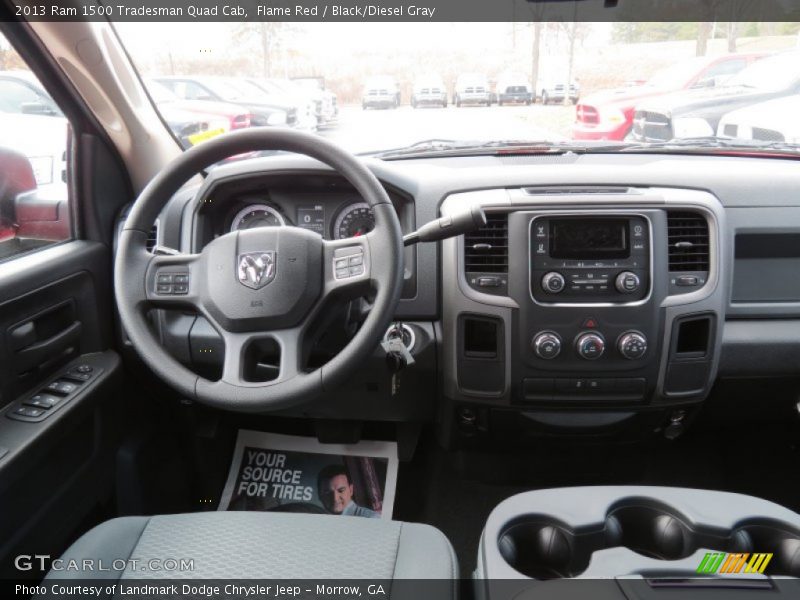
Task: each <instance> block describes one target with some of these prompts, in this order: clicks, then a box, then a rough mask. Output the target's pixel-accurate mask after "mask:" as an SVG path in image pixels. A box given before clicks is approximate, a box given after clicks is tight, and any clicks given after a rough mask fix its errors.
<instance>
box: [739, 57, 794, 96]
mask: <svg viewBox="0 0 800 600" xmlns="http://www.w3.org/2000/svg"><path fill="white" fill-rule="evenodd" d="M799 79H800V52H787V53H785V54H780V55H778V56H773V57H770V58H765V59H764V60H760V61H758V62H757V63H755V64H753V65H752V66H751V67H748V68H747V69H745V70H743V71H742V72H741V73H739V74H737V75H734V76H733V77H731V78H730V79H729V80H728V81H727V82H726V84H725V85H728V86H736V85H741V86H744V87H749V88H755V89H759V90H769V91H779V90H784V89H787V88H790V87H791V86H792V85H793V84H795V83H797V81H798V80H799Z"/></svg>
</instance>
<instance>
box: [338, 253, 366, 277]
mask: <svg viewBox="0 0 800 600" xmlns="http://www.w3.org/2000/svg"><path fill="white" fill-rule="evenodd" d="M333 272H334V275H335V276H336V279H346V278H348V277H358V276H359V275H363V274H364V272H365V271H364V251H363V250H362V249H361V247H360V246H351V247H349V248H339V249H338V250H336V251H335V252H334V253H333Z"/></svg>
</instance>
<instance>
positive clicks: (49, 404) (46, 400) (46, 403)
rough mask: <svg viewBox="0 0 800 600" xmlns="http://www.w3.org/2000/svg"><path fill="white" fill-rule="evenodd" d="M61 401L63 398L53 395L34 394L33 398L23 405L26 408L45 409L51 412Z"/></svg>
mask: <svg viewBox="0 0 800 600" xmlns="http://www.w3.org/2000/svg"><path fill="white" fill-rule="evenodd" d="M60 401H61V398H58V397H57V396H53V395H52V394H34V395H33V396H31V397H30V398H28V399H27V400H25V402H23V404H24V405H25V406H33V407H36V408H44V409H48V410H49V409H51V408H53V407H54V406H55V405H56V404H58V403H59V402H60Z"/></svg>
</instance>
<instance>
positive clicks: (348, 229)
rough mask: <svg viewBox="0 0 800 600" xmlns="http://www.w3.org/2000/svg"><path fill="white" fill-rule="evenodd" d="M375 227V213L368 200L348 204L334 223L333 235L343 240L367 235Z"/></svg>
mask: <svg viewBox="0 0 800 600" xmlns="http://www.w3.org/2000/svg"><path fill="white" fill-rule="evenodd" d="M374 228H375V215H374V214H373V213H372V209H371V208H370V206H369V204H367V203H366V202H356V203H354V204H350V205H348V206H346V207H345V208H344V209H342V211H341V212H340V213H339V216H338V217H336V222H335V223H334V224H333V237H334V238H336V239H337V240H343V239H346V238H351V237H358V236H361V235H366V234H368V233H369V232H370V231H372V230H373V229H374Z"/></svg>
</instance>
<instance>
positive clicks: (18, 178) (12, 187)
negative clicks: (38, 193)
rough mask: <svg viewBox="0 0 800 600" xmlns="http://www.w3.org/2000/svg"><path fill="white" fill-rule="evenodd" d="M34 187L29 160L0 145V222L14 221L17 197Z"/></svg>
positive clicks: (34, 179) (34, 182)
mask: <svg viewBox="0 0 800 600" xmlns="http://www.w3.org/2000/svg"><path fill="white" fill-rule="evenodd" d="M36 187H37V186H36V177H35V176H34V174H33V166H32V165H31V161H30V160H28V158H27V157H26V156H25V155H24V154H21V153H20V152H17V151H16V150H12V149H10V148H2V147H0V223H3V224H5V226H8V224H10V223H16V221H17V215H16V201H17V198H18V197H19V196H20V195H22V194H25V193H28V192H32V191H34V190H36Z"/></svg>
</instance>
